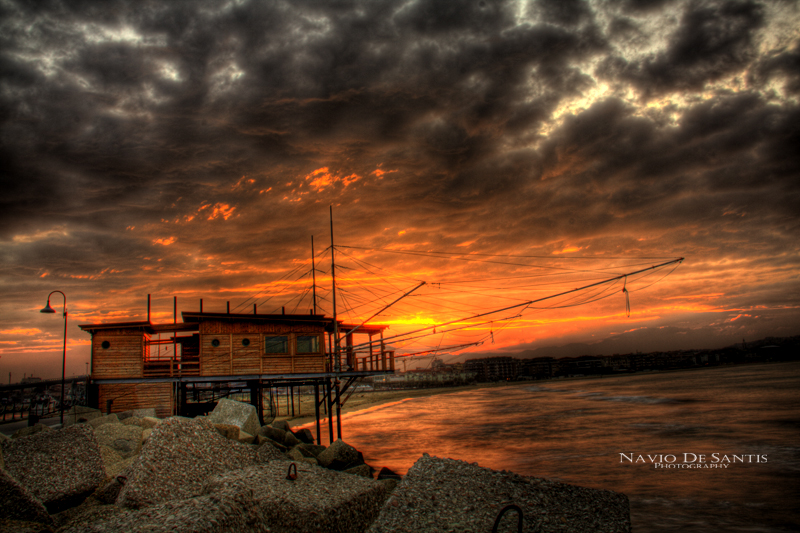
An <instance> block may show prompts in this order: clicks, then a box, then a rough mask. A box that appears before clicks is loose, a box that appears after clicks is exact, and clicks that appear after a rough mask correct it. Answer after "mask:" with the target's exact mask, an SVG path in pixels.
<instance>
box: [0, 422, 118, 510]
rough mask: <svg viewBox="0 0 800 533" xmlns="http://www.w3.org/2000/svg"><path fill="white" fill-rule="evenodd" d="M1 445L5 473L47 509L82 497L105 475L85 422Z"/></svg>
mask: <svg viewBox="0 0 800 533" xmlns="http://www.w3.org/2000/svg"><path fill="white" fill-rule="evenodd" d="M101 427H114V425H107V426H101ZM2 446H3V455H4V456H5V460H6V469H7V472H8V474H9V475H11V476H12V477H13V478H14V479H16V480H17V482H18V483H19V484H20V485H22V486H23V487H25V488H26V489H27V490H29V491H30V492H31V493H32V494H33V495H34V496H36V497H37V498H38V499H39V500H40V501H41V502H42V503H43V504H44V506H45V507H46V508H47V509H48V511H49V512H51V513H54V512H58V511H59V510H61V509H63V508H66V507H70V506H73V505H75V504H76V503H77V502H80V501H82V500H83V499H84V498H85V497H86V496H87V495H88V494H90V493H91V492H92V491H94V489H95V488H96V487H97V486H98V485H99V484H100V482H101V481H103V479H104V478H105V468H104V465H103V457H102V455H101V454H100V446H99V444H98V442H97V438H96V437H95V433H94V430H93V429H92V427H91V426H89V425H88V424H78V425H75V426H72V427H68V428H64V429H61V430H59V431H43V432H41V433H37V434H35V435H30V436H28V437H24V438H21V439H15V440H10V441H6V442H3V443H2Z"/></svg>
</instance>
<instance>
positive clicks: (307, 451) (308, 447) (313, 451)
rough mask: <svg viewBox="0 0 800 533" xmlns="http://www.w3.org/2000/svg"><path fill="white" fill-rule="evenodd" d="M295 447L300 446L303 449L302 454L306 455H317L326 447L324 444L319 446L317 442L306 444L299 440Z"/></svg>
mask: <svg viewBox="0 0 800 533" xmlns="http://www.w3.org/2000/svg"><path fill="white" fill-rule="evenodd" d="M295 448H300V449H302V450H303V455H305V456H306V457H318V456H319V454H321V453H322V452H324V451H325V450H326V449H327V448H326V447H325V446H320V445H318V444H306V443H304V442H301V443H300V444H298V445H297V446H295Z"/></svg>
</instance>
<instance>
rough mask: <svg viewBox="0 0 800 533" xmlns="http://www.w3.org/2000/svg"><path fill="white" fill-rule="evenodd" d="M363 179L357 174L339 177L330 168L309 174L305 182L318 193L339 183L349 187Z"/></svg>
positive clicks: (319, 169) (323, 168)
mask: <svg viewBox="0 0 800 533" xmlns="http://www.w3.org/2000/svg"><path fill="white" fill-rule="evenodd" d="M372 174H375V172H373V173H372ZM361 179H362V177H361V176H359V175H358V174H356V173H353V174H350V175H349V176H344V177H341V176H338V175H336V174H333V173H331V171H330V169H329V168H328V167H322V168H318V169H317V170H315V171H314V172H312V173H310V174H308V175H307V176H306V177H305V181H306V182H308V186H309V187H311V188H312V189H314V190H315V191H317V192H320V191H322V190H323V189H325V188H328V187H331V186H333V185H335V184H337V183H341V184H342V185H344V186H345V187H348V186H349V185H351V184H353V183H355V182H357V181H359V180H361Z"/></svg>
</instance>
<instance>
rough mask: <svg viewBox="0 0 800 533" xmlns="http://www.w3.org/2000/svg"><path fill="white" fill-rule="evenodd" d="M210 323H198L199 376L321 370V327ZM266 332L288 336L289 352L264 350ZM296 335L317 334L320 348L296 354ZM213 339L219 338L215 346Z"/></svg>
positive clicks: (322, 362) (322, 357)
mask: <svg viewBox="0 0 800 533" xmlns="http://www.w3.org/2000/svg"><path fill="white" fill-rule="evenodd" d="M212 325H213V327H209V328H208V330H209V331H206V328H205V326H206V323H203V324H201V329H200V375H201V376H225V375H230V376H237V375H239V376H241V375H252V374H297V373H308V372H325V355H324V353H322V352H323V350H324V346H325V338H324V334H323V330H322V328H319V329H317V330H312V331H309V328H308V326H305V327H292V326H280V325H276V324H245V325H247V326H249V328H242V327H241V326H242V324H239V323H233V324H228V323H212ZM222 326H225V327H222ZM242 329H247V331H242ZM254 330H255V331H254ZM233 331H235V333H234V332H233ZM269 335H286V336H288V337H289V353H288V354H285V355H284V354H265V353H264V337H265V336H269ZM298 335H308V336H318V337H319V349H320V352H319V353H317V354H299V355H298V354H297V353H296V352H297V336H298ZM245 339H246V340H247V341H249V343H247V345H245V342H243V341H245ZM215 340H216V341H219V345H218V346H214V341H215Z"/></svg>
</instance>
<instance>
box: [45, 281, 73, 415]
mask: <svg viewBox="0 0 800 533" xmlns="http://www.w3.org/2000/svg"><path fill="white" fill-rule="evenodd" d="M55 293H59V294H60V295H61V296H63V297H64V353H63V356H62V358H61V405H60V407H61V427H64V389H65V388H66V387H65V385H64V381H65V374H66V371H67V295H66V294H64V293H63V292H61V291H53V292H51V293H50V294H48V295H47V305H46V306H45V308H44V309H42V310H41V311H39V312H40V313H55V312H56V310H55V309H53V308H52V307H50V297H51V296H52V295H53V294H55Z"/></svg>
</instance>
